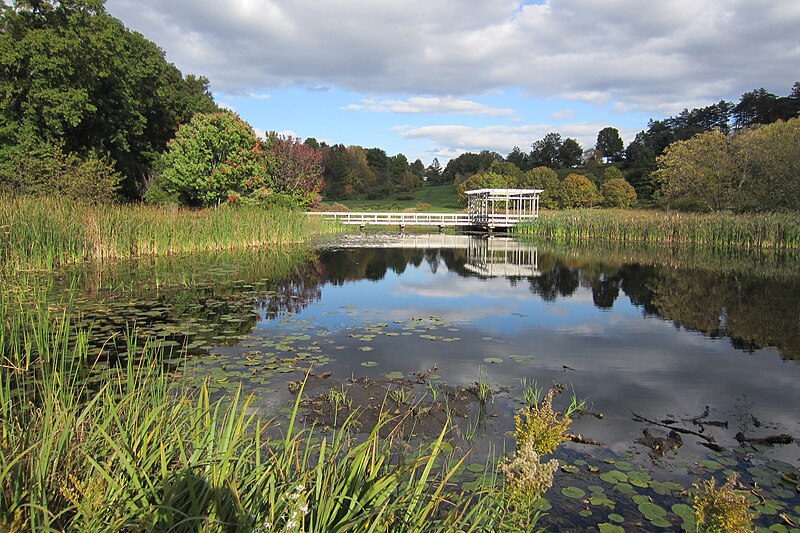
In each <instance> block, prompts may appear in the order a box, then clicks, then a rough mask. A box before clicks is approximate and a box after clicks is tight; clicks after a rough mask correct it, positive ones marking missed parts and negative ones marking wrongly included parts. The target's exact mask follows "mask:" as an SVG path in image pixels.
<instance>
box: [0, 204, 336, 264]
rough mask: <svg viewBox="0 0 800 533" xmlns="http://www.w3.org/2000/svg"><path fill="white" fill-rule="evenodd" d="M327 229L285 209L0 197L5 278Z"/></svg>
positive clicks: (266, 243) (297, 238)
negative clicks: (8, 274)
mask: <svg viewBox="0 0 800 533" xmlns="http://www.w3.org/2000/svg"><path fill="white" fill-rule="evenodd" d="M330 231H334V226H332V225H330V224H327V223H325V222H324V221H321V220H318V219H316V218H313V217H306V216H305V215H304V214H303V213H301V212H297V211H290V210H285V209H271V210H265V209H260V208H253V207H251V208H248V207H243V206H239V207H236V208H228V207H224V208H219V209H201V210H189V209H179V208H174V207H173V208H171V207H157V206H146V205H108V204H103V205H95V204H89V203H80V202H73V201H69V200H64V199H55V198H30V197H19V198H4V199H0V261H2V268H3V270H4V271H5V272H11V271H15V270H53V269H55V268H57V267H59V266H62V265H65V264H71V263H76V262H80V261H84V260H97V261H108V260H117V259H125V258H136V257H143V256H163V255H173V254H184V253H191V252H197V251H219V250H237V249H243V248H264V247H274V246H281V245H284V244H293V243H298V242H302V241H305V240H307V239H308V238H309V237H310V236H312V235H314V234H318V233H326V232H330Z"/></svg>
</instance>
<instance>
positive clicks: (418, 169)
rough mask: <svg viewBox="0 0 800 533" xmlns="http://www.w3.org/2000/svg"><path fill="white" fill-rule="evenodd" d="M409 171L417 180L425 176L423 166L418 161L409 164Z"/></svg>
mask: <svg viewBox="0 0 800 533" xmlns="http://www.w3.org/2000/svg"><path fill="white" fill-rule="evenodd" d="M409 170H411V173H412V174H413V175H414V176H415V177H417V178H422V177H423V176H424V175H425V165H424V164H423V163H422V161H421V160H419V159H417V160H416V161H414V162H413V163H411V165H410V167H409Z"/></svg>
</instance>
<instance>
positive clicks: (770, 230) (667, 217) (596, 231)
mask: <svg viewBox="0 0 800 533" xmlns="http://www.w3.org/2000/svg"><path fill="white" fill-rule="evenodd" d="M516 231H517V232H518V233H519V234H521V235H530V236H534V237H541V238H545V239H550V240H553V241H556V242H569V241H576V240H607V241H617V242H640V243H669V244H692V245H704V246H718V247H725V248H778V249H797V248H800V214H795V213H781V214H778V213H771V214H740V215H737V214H731V213H709V214H696V213H674V212H663V211H643V210H622V209H602V210H586V209H581V210H568V211H557V212H549V211H548V212H542V213H541V215H540V217H539V218H538V219H537V220H535V221H533V222H530V223H527V224H524V225H520V226H518V227H517V229H516Z"/></svg>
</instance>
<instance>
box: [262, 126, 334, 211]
mask: <svg viewBox="0 0 800 533" xmlns="http://www.w3.org/2000/svg"><path fill="white" fill-rule="evenodd" d="M266 144H267V152H268V154H269V155H270V156H271V157H269V163H270V165H271V169H270V172H269V175H270V176H272V185H273V187H274V191H273V192H275V193H278V194H281V195H284V196H286V197H288V198H290V199H291V203H292V204H294V205H297V206H301V207H310V206H312V205H313V204H316V203H318V202H319V200H320V196H319V193H320V192H321V191H322V186H323V184H324V181H323V177H322V152H320V151H319V150H317V149H315V148H312V147H311V146H309V145H307V144H303V143H301V142H300V140H299V139H295V138H294V137H291V136H288V137H287V136H283V135H278V134H277V133H271V134H270V135H269V138H268V139H267V143H266Z"/></svg>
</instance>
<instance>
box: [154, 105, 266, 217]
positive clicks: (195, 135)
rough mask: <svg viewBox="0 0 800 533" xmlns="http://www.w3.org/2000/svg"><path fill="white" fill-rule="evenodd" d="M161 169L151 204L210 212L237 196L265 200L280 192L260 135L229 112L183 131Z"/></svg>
mask: <svg viewBox="0 0 800 533" xmlns="http://www.w3.org/2000/svg"><path fill="white" fill-rule="evenodd" d="M160 168H161V169H162V170H161V173H160V174H159V176H158V177H157V181H156V183H155V184H154V185H153V187H151V189H153V190H152V191H151V190H148V198H149V199H151V200H152V199H156V198H157V199H171V200H173V201H180V202H181V203H184V204H188V205H200V206H209V205H214V204H216V203H220V202H222V201H223V200H225V199H229V198H231V197H235V196H234V195H248V194H255V195H257V196H261V197H265V196H268V195H269V194H271V193H272V192H273V191H274V188H275V183H274V179H273V176H272V175H270V169H269V165H268V161H267V159H266V157H265V155H264V152H263V150H262V149H261V142H260V141H259V139H258V137H257V136H256V133H255V131H253V128H252V127H250V125H249V124H247V123H246V122H245V121H243V120H242V119H241V118H239V116H238V115H236V114H235V113H232V112H230V111H223V112H220V113H198V114H197V115H195V116H194V117H193V118H192V120H191V121H190V122H189V123H188V124H185V125H183V126H181V127H180V128H179V129H178V132H177V134H176V136H175V138H174V139H173V140H172V141H170V142H169V145H168V147H167V151H166V152H164V154H163V156H162V157H161V161H160Z"/></svg>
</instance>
